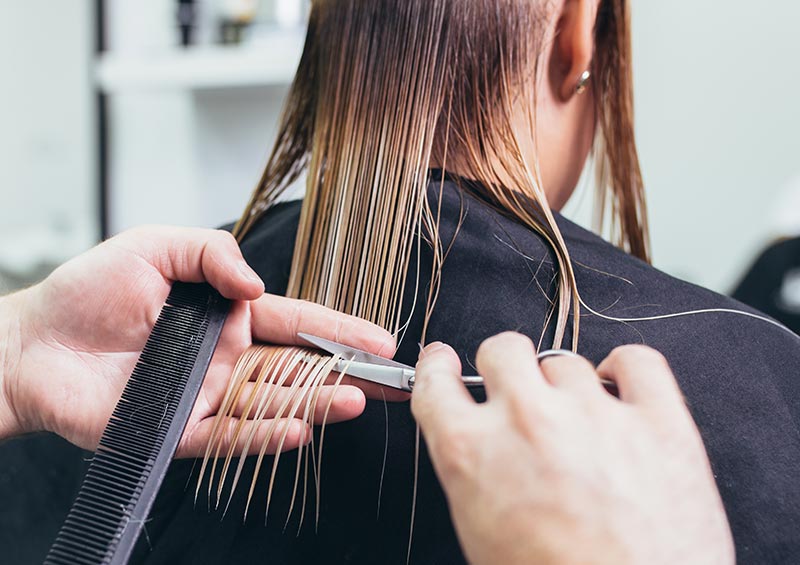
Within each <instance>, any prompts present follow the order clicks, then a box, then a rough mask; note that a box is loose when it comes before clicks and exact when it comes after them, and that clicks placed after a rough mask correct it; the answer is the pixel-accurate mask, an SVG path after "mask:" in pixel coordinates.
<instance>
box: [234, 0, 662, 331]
mask: <svg viewBox="0 0 800 565" xmlns="http://www.w3.org/2000/svg"><path fill="white" fill-rule="evenodd" d="M586 70H589V71H590V72H592V80H591V83H590V87H589V88H588V89H587V91H586V93H584V94H583V95H581V96H578V95H577V94H576V91H575V87H576V86H577V83H578V80H579V78H580V76H581V74H582V73H583V72H584V71H586ZM630 100H631V96H630V76H629V37H628V16H627V8H626V6H625V0H603V1H602V2H600V0H542V1H539V2H537V1H533V0H382V1H381V2H375V1H374V0H315V1H314V2H312V9H311V15H310V21H309V29H308V35H307V38H306V45H305V49H304V53H303V57H302V60H301V63H300V66H299V68H298V72H297V75H296V77H295V81H294V84H293V85H292V89H291V91H290V93H289V97H288V100H287V105H286V109H285V114H284V116H283V118H282V124H281V126H280V130H279V131H280V133H279V137H278V140H277V143H276V146H275V149H274V151H273V154H272V156H271V158H270V161H269V163H268V165H267V167H266V170H265V172H264V175H263V177H262V180H261V182H260V183H259V186H258V188H257V189H256V192H255V193H254V196H253V200H252V201H251V203H250V205H249V206H248V209H247V211H246V213H245V216H244V217H243V219H242V221H241V222H240V224H239V225H238V227H237V231H238V235H239V236H241V235H243V234H244V233H245V232H246V231H247V229H249V227H250V226H251V225H252V223H253V222H254V221H255V219H257V218H258V216H259V215H260V214H261V212H262V211H263V210H264V209H265V208H267V207H268V206H269V205H271V203H272V202H274V201H275V199H276V198H278V197H279V196H280V194H281V193H282V191H283V189H284V188H285V187H286V185H287V184H289V183H290V182H291V181H293V180H294V179H295V178H296V177H297V175H298V174H299V173H300V172H301V171H302V170H303V169H306V170H307V172H308V181H307V192H306V199H305V202H304V207H303V215H302V217H301V221H300V228H299V231H298V238H297V244H296V248H295V256H294V260H293V266H292V275H291V280H290V288H289V293H290V294H292V295H295V296H300V297H303V298H307V299H311V300H315V301H317V302H321V303H323V304H326V305H328V306H331V307H334V308H338V309H340V310H344V311H347V312H350V313H353V314H356V315H360V316H362V317H365V318H367V319H370V320H372V321H375V322H377V323H379V324H382V325H384V326H385V327H387V328H390V329H397V328H398V327H399V324H400V320H399V312H398V308H397V306H398V301H399V298H400V296H401V293H402V288H403V286H404V282H405V273H406V272H407V270H408V269H407V267H408V264H407V261H408V258H409V257H410V253H411V248H412V246H413V244H414V241H413V240H414V237H415V233H418V231H419V229H418V228H421V229H422V230H423V231H425V232H427V233H426V234H425V235H428V236H430V238H431V239H432V240H433V241H434V247H436V245H435V244H436V241H437V239H436V238H437V234H436V226H435V222H434V215H433V214H432V212H431V210H430V209H429V208H428V206H429V204H428V202H427V200H426V199H425V198H423V196H424V194H425V187H426V184H427V183H426V179H427V171H428V168H429V167H430V166H438V167H442V168H446V169H448V170H451V171H453V172H456V173H458V174H459V175H462V176H464V177H467V178H472V179H476V180H478V181H480V182H481V184H482V185H483V186H484V187H486V191H487V196H489V197H490V199H491V200H492V201H493V202H494V203H495V204H496V205H497V206H498V207H499V208H501V209H503V210H504V211H505V212H506V213H508V214H509V215H512V216H514V217H516V218H518V219H519V221H520V222H522V223H524V224H526V225H528V226H529V227H531V228H532V229H534V230H536V231H538V232H539V233H540V234H541V235H542V236H543V237H544V238H545V239H546V240H547V241H548V242H549V243H550V244H551V245H552V246H553V248H554V249H555V251H556V254H557V256H558V259H559V263H560V274H561V279H560V280H561V288H560V290H561V292H560V303H559V311H560V316H559V329H558V330H557V332H556V333H557V335H562V334H563V330H564V326H565V324H566V318H567V314H568V311H569V307H570V303H571V301H572V300H573V299H577V292H576V291H575V289H574V278H573V275H572V269H571V265H570V262H569V255H568V252H567V250H566V247H565V246H564V244H563V241H562V240H561V236H560V233H559V231H558V228H557V226H556V224H555V220H554V218H553V216H552V213H551V210H550V204H552V206H553V207H555V208H560V206H561V205H562V204H563V202H564V201H565V200H566V198H567V197H568V194H569V193H570V192H571V191H572V189H573V188H574V186H575V183H576V182H577V178H578V176H579V174H580V171H581V170H582V168H583V163H584V161H585V158H586V154H587V152H588V150H589V148H590V147H591V145H592V141H593V139H594V132H595V125H596V124H597V125H599V128H598V131H599V132H600V133H601V134H602V135H601V136H599V138H600V139H601V140H604V141H605V143H602V144H601V145H602V146H603V147H604V148H605V150H604V152H603V153H602V155H603V156H602V157H601V158H600V165H601V166H600V167H599V168H600V170H601V171H603V172H605V173H606V174H607V175H608V176H609V177H610V178H611V180H612V181H613V183H612V190H611V191H610V193H609V194H610V195H611V198H610V204H611V205H610V210H611V211H612V213H613V215H614V218H617V219H619V220H620V221H619V224H620V225H621V228H622V229H621V230H620V236H621V243H622V245H624V246H625V247H628V248H629V249H631V250H632V251H633V252H634V253H636V254H637V255H640V256H645V255H646V246H645V243H644V240H645V228H644V209H643V199H642V194H641V179H640V177H639V169H638V162H637V161H636V153H635V148H634V145H633V132H632V125H631V123H632V121H631V116H630V114H631V112H632V110H631V104H630ZM606 156H607V158H606ZM601 186H605V185H604V184H603V185H601ZM548 200H549V201H550V202H548ZM598 205H599V206H600V209H601V210H605V209H606V207H607V205H606V203H605V202H603V203H599V204H598ZM436 268H437V265H434V270H435V269H436ZM577 320H578V317H577V316H575V318H574V323H575V324H577ZM575 329H577V327H576V328H575ZM559 339H560V338H559Z"/></svg>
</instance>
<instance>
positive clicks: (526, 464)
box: [411, 334, 734, 565]
mask: <svg viewBox="0 0 800 565" xmlns="http://www.w3.org/2000/svg"><path fill="white" fill-rule="evenodd" d="M476 361H477V368H478V372H479V373H480V374H481V375H483V377H484V379H485V381H486V391H487V395H488V402H486V403H485V404H480V405H479V404H476V403H475V402H474V401H473V400H472V398H471V397H470V396H469V394H467V392H466V390H465V388H464V387H463V386H462V385H461V383H460V380H459V379H458V375H460V374H461V366H460V364H459V360H458V357H457V356H456V355H455V353H454V352H453V351H452V349H450V348H449V347H447V346H445V345H442V344H432V345H430V346H428V347H427V348H426V349H425V351H424V352H423V354H422V355H421V359H420V361H419V363H418V365H417V375H416V384H415V387H414V394H413V396H412V399H411V406H412V410H413V412H414V415H415V417H416V418H417V420H418V422H419V424H420V426H421V428H422V432H423V434H424V436H425V439H426V442H427V445H428V449H429V451H430V454H431V458H432V460H433V463H434V467H435V469H436V472H437V474H438V476H439V479H440V480H441V482H442V485H443V487H444V490H445V492H446V494H447V497H448V500H449V503H450V509H451V512H452V516H453V520H454V522H455V526H456V531H457V532H458V535H459V539H460V540H461V543H462V545H463V548H464V551H465V553H466V556H467V559H468V560H469V561H470V562H471V563H474V564H478V565H481V564H490V563H503V564H506V565H514V564H517V563H565V564H567V563H570V564H571V563H614V564H634V563H636V564H638V563H665V564H666V563H715V564H717V563H733V562H734V552H733V542H732V538H731V534H730V530H729V527H728V523H727V520H726V517H725V512H724V510H723V507H722V502H721V500H720V496H719V493H718V491H717V488H716V485H715V483H714V479H713V477H712V474H711V469H710V465H709V462H708V458H707V456H706V453H705V449H704V447H703V443H702V441H701V439H700V435H699V433H698V431H697V428H696V427H695V425H694V422H693V421H692V419H691V417H690V415H689V413H688V411H687V410H686V407H685V406H684V403H683V400H682V398H681V394H680V391H679V389H678V387H677V385H676V383H675V380H674V377H673V376H672V373H671V371H670V369H669V367H668V365H667V363H666V361H665V360H664V358H663V357H662V356H661V355H660V354H658V353H656V352H654V351H653V350H650V349H647V348H645V347H641V346H627V347H623V348H619V349H617V350H615V351H613V352H612V353H611V355H610V356H609V357H608V359H606V360H605V361H604V362H603V363H602V364H601V365H600V367H599V368H598V370H597V372H595V370H594V369H593V368H592V366H591V365H590V364H589V363H588V362H587V361H585V360H584V359H581V358H566V357H559V358H548V359H546V360H545V361H544V362H543V363H542V366H541V367H539V365H538V364H537V362H536V356H535V351H534V347H533V344H532V343H531V342H530V340H528V339H527V338H525V337H523V336H520V335H517V334H502V335H500V336H496V337H494V338H491V339H489V340H487V341H486V342H485V343H484V344H483V345H482V346H481V348H480V350H479V351H478V354H477V359H476ZM598 374H599V375H600V376H602V377H605V378H608V379H611V380H613V381H615V382H616V383H617V385H618V387H619V391H620V399H616V398H614V397H612V396H611V395H609V394H608V393H606V392H605V391H604V389H603V388H602V387H601V385H600V383H599V381H598Z"/></svg>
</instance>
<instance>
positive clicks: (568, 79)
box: [554, 0, 599, 102]
mask: <svg viewBox="0 0 800 565" xmlns="http://www.w3.org/2000/svg"><path fill="white" fill-rule="evenodd" d="M598 8H599V0H564V3H563V7H562V11H561V15H560V17H559V20H558V24H557V29H556V40H555V50H554V51H555V55H556V59H557V65H558V66H559V72H558V73H557V76H558V80H559V81H560V83H561V84H560V85H556V87H557V89H558V90H557V91H558V93H559V94H560V96H561V99H562V101H564V102H566V101H568V100H569V99H570V98H572V97H573V96H574V95H575V94H576V92H577V89H578V86H580V83H581V82H582V77H583V75H584V73H585V72H586V71H590V67H591V64H592V58H593V57H594V27H595V22H596V21H597V10H598Z"/></svg>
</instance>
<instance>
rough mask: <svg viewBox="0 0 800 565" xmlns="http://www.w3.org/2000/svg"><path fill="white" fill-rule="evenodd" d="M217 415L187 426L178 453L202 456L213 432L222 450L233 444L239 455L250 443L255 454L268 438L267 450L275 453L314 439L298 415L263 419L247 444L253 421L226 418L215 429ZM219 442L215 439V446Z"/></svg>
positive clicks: (226, 449)
mask: <svg viewBox="0 0 800 565" xmlns="http://www.w3.org/2000/svg"><path fill="white" fill-rule="evenodd" d="M214 422H215V418H214V417H210V418H205V419H203V420H201V421H200V422H198V423H197V424H196V425H195V426H194V427H193V428H192V429H191V430H188V431H187V432H186V433H185V434H184V435H183V438H182V439H181V443H180V444H179V445H178V451H177V452H176V457H178V458H183V457H203V456H204V455H205V452H206V447H207V446H208V442H209V440H210V439H211V434H212V433H214V435H215V437H216V438H218V440H219V441H220V442H221V443H220V444H219V446H220V453H227V452H228V450H229V449H230V446H231V444H234V450H233V452H234V453H235V454H236V455H237V456H238V455H240V454H241V451H242V450H243V449H244V448H245V446H247V454H248V455H255V454H257V453H258V452H259V451H260V450H261V447H262V445H263V444H264V442H267V451H266V452H267V453H276V452H277V451H278V450H280V451H288V450H290V449H295V448H297V447H299V446H300V445H303V444H305V443H308V442H309V441H311V428H310V427H309V426H307V425H306V424H304V423H303V422H301V421H300V420H298V419H280V420H263V421H262V422H260V423H258V424H257V425H256V432H255V435H254V436H253V438H252V440H251V441H250V442H249V444H248V441H247V440H248V438H249V437H250V434H251V432H252V430H253V422H252V421H245V422H243V421H241V420H240V419H239V418H225V419H224V420H223V421H222V423H221V426H220V427H219V428H218V429H216V430H215V429H214ZM216 445H217V443H215V446H216Z"/></svg>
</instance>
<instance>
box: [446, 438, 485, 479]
mask: <svg viewBox="0 0 800 565" xmlns="http://www.w3.org/2000/svg"><path fill="white" fill-rule="evenodd" d="M438 442H439V445H438V449H437V452H438V453H437V455H438V459H439V466H440V469H441V471H442V472H443V473H444V474H446V475H448V476H450V477H459V476H466V475H469V474H470V473H474V472H475V468H476V467H477V458H478V455H479V454H478V451H477V450H476V448H475V443H476V438H475V437H474V434H472V433H471V431H470V430H469V429H468V428H466V427H462V426H454V427H451V428H449V429H447V430H443V431H442V432H441V433H440V437H439V439H438Z"/></svg>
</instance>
